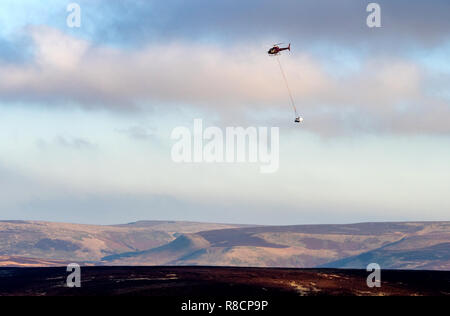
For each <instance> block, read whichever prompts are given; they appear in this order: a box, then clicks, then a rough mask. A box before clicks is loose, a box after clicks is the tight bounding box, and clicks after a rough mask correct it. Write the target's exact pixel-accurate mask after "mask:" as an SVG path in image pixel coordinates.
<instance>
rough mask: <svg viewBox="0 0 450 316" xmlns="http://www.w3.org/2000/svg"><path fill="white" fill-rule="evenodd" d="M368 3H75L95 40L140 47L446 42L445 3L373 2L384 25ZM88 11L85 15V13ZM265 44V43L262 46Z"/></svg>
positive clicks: (447, 5) (293, 0)
mask: <svg viewBox="0 0 450 316" xmlns="http://www.w3.org/2000/svg"><path fill="white" fill-rule="evenodd" d="M368 3H369V2H365V1H354V0H340V1H335V0H302V1H298V0H283V1H272V0H247V1H244V2H243V1H239V0H227V1H207V0H191V1H182V0H168V1H164V2H160V1H156V0H154V1H148V0H137V1H133V3H132V4H130V3H126V4H125V3H124V2H121V1H114V2H107V3H106V2H94V3H92V1H90V0H89V1H81V3H80V4H81V6H82V7H84V8H86V10H85V11H86V12H95V13H96V14H95V15H94V14H90V15H89V20H93V21H94V22H93V23H95V27H94V28H93V30H92V34H93V36H95V38H96V39H97V40H98V41H107V42H121V43H127V44H142V43H146V42H148V41H149V40H150V41H153V40H158V41H159V40H161V39H163V40H168V41H171V40H177V39H180V38H183V39H190V40H195V41H197V40H199V39H219V41H226V42H228V43H230V42H235V41H245V42H248V41H250V42H253V41H255V40H257V41H258V40H261V39H263V40H266V39H267V36H268V35H269V36H270V37H272V38H273V39H276V38H278V39H290V40H291V41H294V42H296V43H302V44H307V45H311V44H314V43H316V42H323V41H325V42H331V43H335V44H337V45H355V44H356V45H361V44H364V45H369V46H370V47H371V48H372V49H373V48H377V49H383V47H380V44H384V49H385V50H389V51H393V50H396V49H402V50H404V49H405V48H406V47H403V48H402V46H404V45H405V43H408V42H412V43H421V44H423V45H436V44H437V43H439V42H440V41H443V40H445V39H447V40H448V39H449V34H448V32H447V30H448V29H450V21H449V19H448V12H449V11H450V3H449V2H448V1H447V0H435V1H433V4H432V5H430V4H429V3H427V2H426V1H422V0H396V1H391V0H378V1H377V3H379V4H380V5H381V8H382V25H383V28H381V29H377V30H376V31H374V30H372V29H369V28H368V27H367V26H366V17H367V16H368V13H367V12H366V7H367V5H368ZM88 14H89V13H88ZM269 44H270V43H269Z"/></svg>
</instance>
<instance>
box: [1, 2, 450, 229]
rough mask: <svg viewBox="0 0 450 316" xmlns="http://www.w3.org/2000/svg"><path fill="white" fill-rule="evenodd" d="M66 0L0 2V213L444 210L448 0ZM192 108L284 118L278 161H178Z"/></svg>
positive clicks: (209, 120) (326, 214)
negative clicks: (75, 12) (374, 4)
mask: <svg viewBox="0 0 450 316" xmlns="http://www.w3.org/2000/svg"><path fill="white" fill-rule="evenodd" d="M69 3H71V1H62V0H49V1H45V3H43V2H42V1H37V0H36V1H34V0H23V1H15V0H2V1H1V3H0V220H13V219H17V220H47V221H58V222H76V223H90V224H117V223H126V222H132V221H137V220H186V221H202V222H224V223H246V224H261V225H268V224H277V225H278V224H279V225H285V224H289V225H291V224H327V223H353V222H367V221H432V220H450V195H449V194H448V192H449V191H450V163H449V161H450V88H449V87H450V57H449V56H450V33H449V32H448V30H449V29H450V19H448V12H450V2H449V1H447V0H434V1H433V2H432V3H431V2H427V1H416V0H408V1H407V0H396V1H388V0H379V1H378V3H379V4H380V7H381V23H382V27H381V28H369V27H368V26H367V24H366V19H367V16H368V15H369V13H368V12H366V7H367V5H368V4H369V1H362V0H339V1H335V0H314V1H313V0H303V1H300V0H295V1H294V0H282V1H268V0H247V1H237V0H227V1H223V0H217V1H207V0H190V1H181V0H166V1H164V2H163V1H152V0H145V1H144V0H134V1H106V0H79V1H77V2H76V3H78V4H79V6H80V8H81V26H80V27H79V28H70V27H68V25H67V22H66V20H67V17H68V15H69V13H68V12H67V10H66V9H67V5H68V4H69ZM280 42H283V43H286V44H288V43H291V44H292V51H291V52H290V53H283V54H282V55H281V56H280V60H281V62H282V64H283V67H284V69H285V72H286V76H287V77H288V80H289V84H290V88H291V90H292V94H293V96H294V98H295V102H296V105H297V108H298V111H299V112H300V114H301V115H302V117H303V118H304V122H303V124H302V125H300V126H299V125H296V124H294V123H293V121H294V116H293V113H292V109H291V108H290V105H289V96H288V95H287V92H286V88H285V86H284V84H283V80H282V77H281V74H280V70H279V68H278V64H277V62H276V59H275V58H272V57H269V56H267V54H266V52H267V50H268V49H269V48H270V47H271V46H272V45H273V44H274V43H280ZM194 119H202V120H203V124H204V125H205V126H216V127H219V128H223V129H225V128H226V127H229V126H241V127H244V128H246V127H250V126H255V127H260V126H263V127H279V129H280V166H279V169H278V171H277V172H275V173H272V174H261V173H260V172H259V166H257V165H255V164H250V163H243V164H220V163H218V164H211V163H209V164H208V163H197V164H177V163H175V162H174V161H173V160H172V159H171V148H172V146H173V144H174V141H173V139H171V133H172V131H173V130H174V129H175V128H177V127H180V126H185V127H188V128H192V126H193V122H194Z"/></svg>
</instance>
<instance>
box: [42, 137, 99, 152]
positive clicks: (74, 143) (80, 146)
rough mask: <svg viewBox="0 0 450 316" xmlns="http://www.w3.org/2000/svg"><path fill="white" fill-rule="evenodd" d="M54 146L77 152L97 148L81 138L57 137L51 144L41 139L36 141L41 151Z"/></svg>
mask: <svg viewBox="0 0 450 316" xmlns="http://www.w3.org/2000/svg"><path fill="white" fill-rule="evenodd" d="M54 145H56V146H59V147H63V148H67V149H77V150H84V149H94V148H97V145H96V144H93V143H91V142H90V141H89V140H87V139H84V138H81V137H65V136H57V137H56V138H55V140H54V141H51V142H48V141H45V140H43V139H39V140H38V141H37V146H38V147H39V148H41V149H46V148H49V147H51V146H54Z"/></svg>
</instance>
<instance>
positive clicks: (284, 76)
mask: <svg viewBox="0 0 450 316" xmlns="http://www.w3.org/2000/svg"><path fill="white" fill-rule="evenodd" d="M276 57H277V61H278V65H279V66H280V70H281V74H282V75H283V79H284V83H285V84H286V88H287V90H288V92H289V97H290V99H291V105H292V108H293V109H294V112H295V117H298V113H297V108H296V106H295V102H294V97H293V96H292V92H291V88H290V87H289V83H288V80H287V77H286V74H285V72H284V70H283V66H282V65H281V62H280V58H279V57H278V56H276Z"/></svg>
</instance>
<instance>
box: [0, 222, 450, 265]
mask: <svg viewBox="0 0 450 316" xmlns="http://www.w3.org/2000/svg"><path fill="white" fill-rule="evenodd" d="M0 237H1V239H0V256H3V258H4V259H2V258H1V257H0V265H3V266H26V262H27V260H29V262H30V265H35V264H34V262H39V261H41V262H42V265H43V266H54V265H55V262H56V265H57V264H58V262H68V261H70V262H79V263H83V264H90V265H143V266H147V265H176V266H200V265H201V266H241V267H243V266H252V267H291V268H313V267H329V268H355V269H365V267H366V266H367V265H368V264H369V263H372V262H375V263H379V264H380V265H381V266H382V268H384V269H421V270H450V222H423V223H420V222H415V223H361V224H349V225H296V226H258V227H255V226H254V227H251V226H238V225H221V224H202V223H186V222H150V221H147V222H137V223H131V224H125V225H116V226H93V225H75V224H59V223H43V222H0ZM11 257H14V258H19V259H20V260H19V259H17V260H16V261H17V264H15V263H14V262H15V261H14V260H11Z"/></svg>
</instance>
